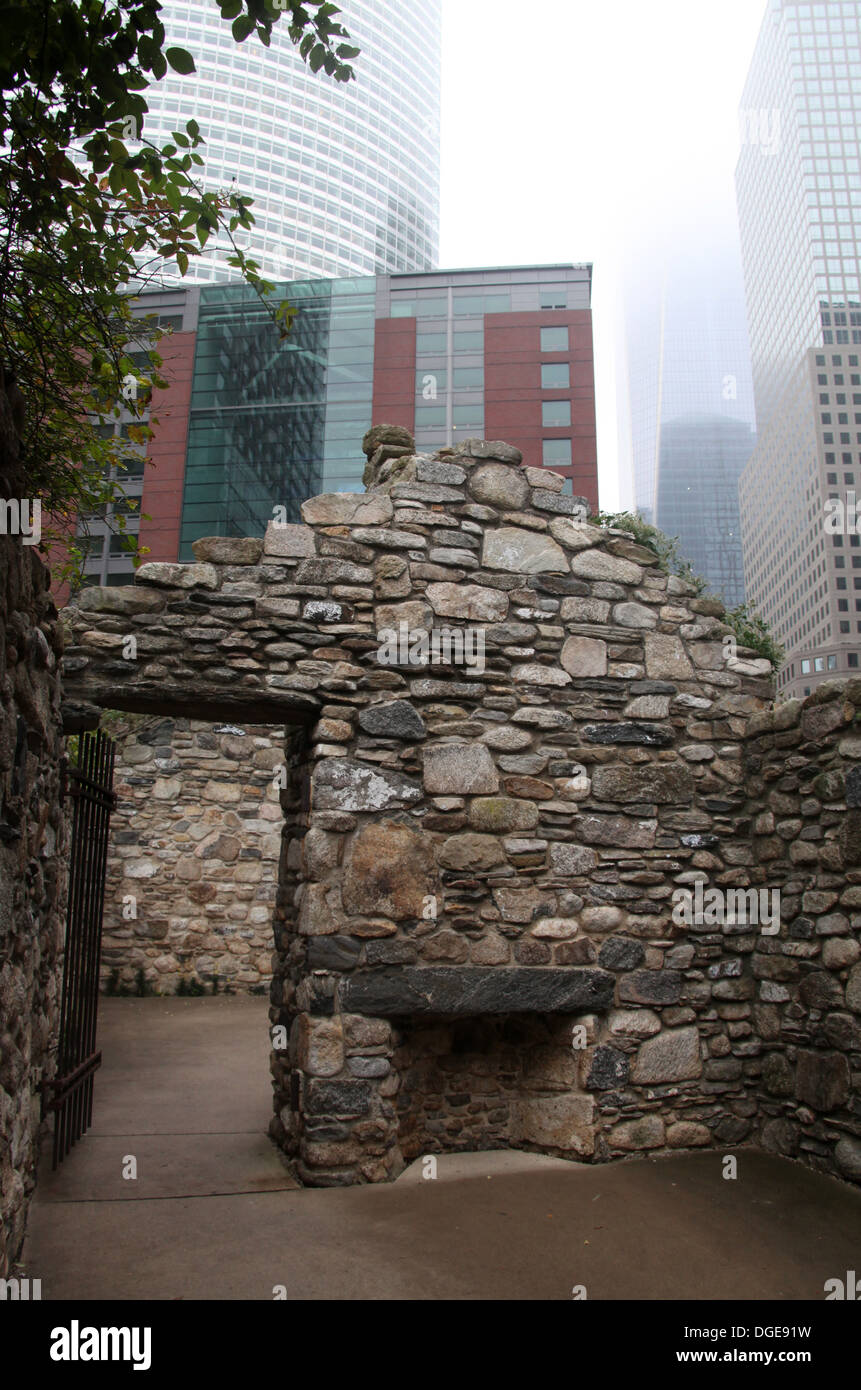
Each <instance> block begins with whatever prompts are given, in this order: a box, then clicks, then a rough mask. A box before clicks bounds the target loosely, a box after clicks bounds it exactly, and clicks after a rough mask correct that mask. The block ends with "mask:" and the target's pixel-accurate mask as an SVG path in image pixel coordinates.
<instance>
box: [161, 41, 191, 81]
mask: <svg viewBox="0 0 861 1390" xmlns="http://www.w3.org/2000/svg"><path fill="white" fill-rule="evenodd" d="M164 56H165V58H166V59H167V61H168V62H169V63H170V65H171V67H172V68H173V70H174V72H179V73H182V75H183V76H184V77H185V76H187V74H188V73H190V72H196V68H195V66H194V59H193V58H192V56H191V54H190V53H188V52H187V51H186V49H184V48H166V49H165V51H164Z"/></svg>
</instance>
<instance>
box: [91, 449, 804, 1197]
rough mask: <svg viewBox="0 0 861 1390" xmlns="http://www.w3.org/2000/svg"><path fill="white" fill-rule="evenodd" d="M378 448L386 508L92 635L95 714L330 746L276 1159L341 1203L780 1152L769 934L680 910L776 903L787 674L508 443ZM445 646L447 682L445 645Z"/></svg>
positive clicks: (328, 509) (293, 811) (116, 601)
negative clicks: (521, 1178) (767, 800)
mask: <svg viewBox="0 0 861 1390" xmlns="http://www.w3.org/2000/svg"><path fill="white" fill-rule="evenodd" d="M367 445H368V454H369V466H368V471H367V474H366V479H365V481H366V484H367V485H368V491H367V492H366V493H365V494H364V495H355V494H333V495H329V496H324V497H318V498H314V499H311V500H310V501H308V502H306V503H305V504H304V506H303V517H304V522H305V524H304V525H295V526H294V525H287V526H276V525H274V524H273V525H272V526H270V527H269V529H268V531H267V535H266V537H265V540H263V541H261V540H257V541H254V540H250V539H244V540H236V541H234V540H223V539H211V540H202V541H199V542H197V543H196V545H195V555H196V563H195V564H193V565H145V566H143V567H141V569H140V570H139V571H138V573H137V579H136V584H135V586H134V588H133V589H132V590H129V591H123V590H117V589H104V590H99V589H91V590H87V591H86V592H85V593H84V594H83V595H82V596H81V598H80V603H79V607H78V608H76V609H71V610H69V612H68V629H69V641H70V646H69V654H68V658H67V667H68V671H69V684H70V687H71V688H72V690H73V692H74V694H75V696H76V698H79V699H82V700H85V701H86V700H89V701H92V702H93V703H95V704H97V705H99V704H100V705H103V706H104V705H109V706H114V707H116V706H120V707H121V708H125V709H129V710H139V711H147V712H154V713H159V714H162V715H171V716H177V717H190V718H205V717H211V718H225V717H230V718H235V719H243V718H248V719H255V718H256V719H264V718H265V719H269V720H271V721H272V722H277V721H280V722H282V723H284V724H285V725H297V726H302V727H301V728H299V729H297V731H296V732H295V733H294V734H293V735H292V737H291V742H290V746H289V751H288V755H287V759H286V765H285V778H284V781H285V786H284V789H283V791H282V797H281V800H282V807H283V809H284V813H285V825H284V841H283V846H282V852H281V862H280V870H279V889H278V896H277V901H276V908H275V919H274V928H275V932H274V934H275V949H276V964H275V968H274V976H273V982H272V992H271V999H272V1015H271V1017H272V1023H273V1028H274V1032H273V1041H274V1049H273V1055H272V1069H273V1076H274V1082H275V1110H276V1115H275V1119H274V1122H273V1134H274V1135H275V1137H276V1138H277V1139H278V1141H279V1142H280V1143H281V1144H282V1145H283V1147H284V1148H285V1150H286V1151H287V1153H288V1154H290V1155H291V1157H292V1158H293V1159H294V1161H295V1165H296V1171H297V1172H298V1174H299V1176H300V1177H301V1178H302V1179H303V1180H304V1181H306V1182H309V1183H314V1184H319V1185H326V1184H339V1183H350V1182H361V1181H379V1180H382V1179H385V1178H387V1177H391V1176H392V1175H394V1174H395V1173H397V1172H398V1171H399V1169H400V1168H401V1166H402V1165H403V1163H404V1162H405V1161H406V1160H407V1159H408V1158H409V1157H411V1156H413V1155H415V1154H417V1153H419V1152H422V1153H423V1152H431V1151H434V1150H442V1149H448V1148H456V1147H475V1146H476V1145H481V1146H493V1145H495V1144H515V1145H520V1146H522V1147H527V1148H536V1149H540V1150H542V1151H544V1152H550V1153H559V1154H564V1155H567V1156H570V1157H582V1158H588V1159H593V1160H602V1159H606V1158H612V1157H616V1156H622V1155H625V1154H630V1153H633V1152H650V1153H658V1152H663V1151H668V1150H672V1149H676V1148H685V1147H692V1146H700V1145H716V1146H726V1145H730V1144H737V1143H739V1142H746V1141H753V1140H754V1139H756V1137H757V1135H758V1132H759V1130H758V1107H759V1105H760V1100H761V1097H762V1086H761V1071H762V1068H761V1057H760V1053H761V1050H762V1045H763V1044H762V1040H761V1039H760V1037H759V1036H758V1035H757V1033H756V1031H755V1030H756V1027H757V1015H756V1013H755V1011H754V1006H753V1000H754V995H755V992H756V988H757V986H756V983H755V982H756V978H757V977H756V975H755V973H754V972H755V969H759V968H761V967H760V962H761V961H762V960H764V959H765V958H766V957H771V956H776V955H777V950H776V949H775V943H774V939H773V938H768V937H765V936H763V934H762V932H761V931H759V930H755V931H754V932H753V933H751V932H750V930H739V929H738V928H737V927H736V926H735V925H734V924H733V923H732V922H729V921H726V922H720V923H718V924H710V923H702V922H700V923H699V924H686V923H685V922H683V921H679V920H678V919H677V918H676V915H675V913H674V903H675V902H676V899H677V897H678V894H679V893H680V892H684V891H687V892H690V893H693V892H694V891H695V889H696V885H697V884H698V883H699V884H703V885H707V886H708V887H710V888H714V889H719V890H720V891H721V892H726V891H728V890H730V889H738V888H742V887H747V886H749V885H750V884H758V883H759V882H761V881H762V880H761V874H760V868H761V866H760V865H759V864H758V862H757V860H756V858H755V855H754V852H753V849H752V842H751V826H752V819H753V816H754V813H756V814H758V810H756V807H755V805H754V803H755V802H756V798H757V796H759V795H760V792H759V791H758V790H757V789H756V787H753V788H751V787H749V786H748V785H747V784H746V780H745V777H746V774H745V763H744V752H745V748H746V746H747V745H746V735H747V732H748V725H749V721H750V718H751V716H753V715H756V714H757V713H758V712H760V711H764V710H766V709H767V707H768V706H769V705H770V702H771V698H772V685H771V680H770V674H771V668H770V666H769V663H768V662H765V661H763V660H760V659H757V658H756V657H755V656H754V654H753V653H750V652H745V651H743V650H742V651H738V650H736V649H734V648H733V645H732V643H727V642H726V640H725V639H726V638H727V636H728V635H729V629H728V628H727V627H726V626H725V625H724V624H723V623H722V622H721V618H722V616H723V609H722V607H721V605H720V604H719V603H717V602H716V601H714V600H709V599H702V598H699V597H697V596H696V593H695V590H694V589H693V587H692V586H691V585H689V584H687V583H686V582H685V581H683V580H681V579H679V578H676V577H673V576H667V575H666V574H663V573H661V571H660V569H659V566H658V565H657V562H656V557H655V556H654V554H652V552H650V551H649V550H647V549H644V548H642V547H641V546H639V545H637V544H636V543H635V541H634V540H633V539H632V538H631V537H630V536H626V535H625V534H623V533H621V532H617V531H612V530H608V529H603V528H597V527H594V526H590V525H588V524H585V523H584V520H583V517H582V515H581V512H580V507H581V499H576V498H570V497H566V496H565V495H564V493H563V492H562V487H563V480H562V479H561V478H560V477H557V476H555V475H553V474H552V473H549V472H548V471H546V470H544V469H537V468H529V467H524V466H523V464H522V459H521V457H520V455H519V453H518V451H516V450H514V449H511V448H510V447H509V446H507V445H505V444H502V443H498V442H484V441H477V440H470V441H466V442H465V443H463V444H461V445H459V446H458V448H457V449H454V450H442V451H440V452H439V453H438V454H437V455H435V456H434V457H433V458H430V457H426V456H416V455H415V453H414V446H413V445H412V441H411V440H410V438H409V436H408V435H406V433H405V432H403V431H397V430H392V429H390V428H386V427H382V429H381V430H374V431H371V432H370V435H369V437H368V439H367ZM402 625H403V628H404V631H405V632H406V634H407V636H408V638H409V640H408V641H407V643H406V645H405V646H404V647H403V648H402V649H400V650H394V651H393V649H392V647H391V644H390V643H389V642H388V639H386V640H385V641H384V640H383V638H382V637H381V634H383V633H386V632H394V633H395V634H397V633H399V632H400V631H401V628H402ZM443 630H445V631H446V632H448V634H449V650H448V652H445V651H443V652H442V653H440V652H437V657H438V658H439V659H435V658H434V657H433V655H432V654H430V655H429V654H428V652H427V650H423V646H422V641H421V640H420V639H421V635H422V634H423V633H424V634H426V635H427V634H433V633H436V634H438V635H439V634H441V632H442V631H443ZM410 634H412V635H411V636H410ZM130 636H134V638H135V643H134V644H132V645H133V649H134V655H133V658H132V659H126V658H125V656H124V655H123V653H124V652H125V651H126V650H127V649H128V638H129V637H130ZM478 636H480V637H481V640H482V641H483V642H484V660H483V662H477V661H474V660H473V661H469V660H467V654H468V653H470V652H472V653H473V655H475V653H476V652H477V647H474V646H471V643H472V641H473V640H475V639H477V637H478ZM414 639H416V640H414ZM455 639H456V640H455ZM458 642H460V644H461V646H460V648H458V646H457V643H458ZM432 652H433V648H432V647H431V653H432ZM778 838H779V837H778ZM781 843H782V842H781ZM763 942H765V945H763V944H762V943H763Z"/></svg>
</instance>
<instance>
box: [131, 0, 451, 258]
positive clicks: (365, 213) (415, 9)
mask: <svg viewBox="0 0 861 1390" xmlns="http://www.w3.org/2000/svg"><path fill="white" fill-rule="evenodd" d="M440 9H441V0H350V3H349V4H348V5H347V6H346V9H345V12H344V13H343V15H342V16H341V22H342V23H343V24H344V26H345V28H347V29H348V30H349V32H350V37H351V39H352V40H354V41H355V44H356V46H357V47H359V48H361V54H360V56H359V57H358V58H357V59H355V60H354V63H353V66H354V68H355V71H356V78H355V80H354V81H352V82H349V83H341V82H339V83H336V82H334V81H333V79H331V78H329V77H327V76H326V75H325V73H324V72H323V71H320V72H318V73H312V72H311V70H310V68H309V67H308V66H307V65H306V63H304V62H303V61H302V59H301V58H300V57H299V54H298V52H297V50H296V49H295V48H294V46H293V44H292V43H291V42H290V40H289V38H288V36H287V32H286V27H287V16H286V14H285V17H284V18H283V19H282V20H281V21H280V22H279V23H278V24H277V25H276V26H275V28H274V31H273V34H272V43H271V46H270V47H269V48H264V47H263V46H262V45H261V44H260V43H259V42H258V40H257V39H256V37H254V36H253V35H252V36H251V37H250V38H248V39H246V40H245V42H244V43H241V44H239V43H236V41H235V40H234V39H233V37H232V35H231V32H230V24H229V23H227V22H225V21H224V20H223V19H222V18H221V16H220V14H219V12H218V9H217V8H216V6H215V5H214V4H213V3H212V0H170V3H169V4H167V5H166V6H165V7H164V10H163V12H162V19H163V22H164V25H165V28H166V30H167V38H168V43H174V44H179V45H180V46H182V47H184V48H187V49H188V50H189V51H190V52H191V53H192V55H193V56H194V58H195V62H196V67H197V71H196V72H195V73H194V74H192V75H191V76H188V77H182V76H180V75H179V74H177V73H173V72H169V73H168V75H167V76H166V77H165V78H164V79H163V80H162V81H161V82H158V83H155V84H153V86H152V87H151V88H150V89H149V90H148V92H147V94H146V95H147V101H148V103H149V107H150V114H149V115H148V116H147V118H146V121H145V126H144V134H145V136H146V138H147V139H148V140H155V141H166V140H168V139H169V138H170V132H171V131H172V130H175V129H177V128H179V129H182V128H183V127H184V124H185V122H186V121H187V120H188V119H190V118H191V117H194V119H195V120H197V122H198V124H199V126H200V129H201V134H202V135H203V137H204V139H205V140H206V150H205V160H206V165H205V169H204V170H202V171H201V172H202V174H203V177H204V181H205V184H206V186H207V187H208V188H214V189H229V188H230V187H231V186H234V187H235V188H237V189H239V190H240V191H241V192H242V193H244V194H247V195H248V196H249V197H251V198H253V199H254V207H253V209H252V211H253V213H254V216H255V218H256V226H255V227H254V228H253V229H252V231H251V232H250V233H247V232H244V233H242V234H241V244H242V245H243V247H244V248H245V249H247V250H248V251H249V252H250V253H251V254H252V255H253V257H254V259H256V260H258V261H259V262H261V264H262V267H263V271H264V274H265V275H266V276H267V277H268V278H269V279H271V280H302V279H310V278H315V277H325V276H330V277H336V276H350V275H373V274H377V273H381V272H386V271H407V270H428V269H430V268H432V267H433V266H434V265H436V263H437V259H438V246H439V113H440V36H441V19H440ZM234 181H235V183H234ZM229 254H230V248H229V245H228V244H227V243H226V241H220V242H219V244H218V247H217V248H215V249H213V250H209V249H208V250H207V251H206V252H205V253H204V255H203V256H201V257H199V258H196V259H195V260H193V261H192V263H191V266H190V267H189V272H188V276H187V277H186V282H188V281H191V282H194V281H198V282H201V281H212V280H226V279H235V278H236V271H235V270H234V269H233V268H231V267H230V266H229V265H228V263H227V258H228V256H229Z"/></svg>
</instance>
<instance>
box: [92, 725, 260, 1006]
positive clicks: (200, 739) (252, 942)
mask: <svg viewBox="0 0 861 1390" xmlns="http://www.w3.org/2000/svg"><path fill="white" fill-rule="evenodd" d="M111 734H112V736H113V737H114V738H115V739H116V741H117V760H116V766H115V773H114V790H115V791H116V794H117V806H116V810H115V811H114V813H113V815H112V818H111V845H110V853H109V856H108V871H107V880H106V887H105V915H104V929H103V937H102V956H101V978H102V988H103V989H105V988H108V989H110V990H115V991H119V992H122V991H123V990H125V991H126V992H129V991H131V992H136V991H137V990H138V989H139V986H140V972H141V971H142V972H143V979H144V981H145V987H146V988H147V989H148V990H152V991H153V992H155V993H159V994H174V993H176V991H177V989H178V988H181V987H182V988H184V987H187V986H188V985H189V984H190V983H195V984H197V985H198V986H200V987H201V988H204V989H205V990H206V992H207V993H209V992H210V990H211V989H212V988H213V987H215V988H218V989H232V990H235V991H240V992H243V991H244V992H251V993H256V994H260V993H267V992H268V989H269V983H270V980H271V977H272V914H273V909H274V905H275V896H276V891H277V886H278V860H279V857H280V852H281V836H282V827H283V820H284V817H283V812H282V810H281V807H280V805H279V796H278V787H277V785H276V781H275V772H274V769H276V768H278V767H279V766H281V765H283V763H284V737H285V736H284V730H283V728H281V729H279V728H278V727H272V726H269V725H254V724H248V725H242V726H240V725H236V724H223V723H222V724H211V723H205V722H203V721H200V720H193V719H184V718H180V719H162V718H160V717H158V716H151V717H148V718H147V717H141V716H138V717H137V718H135V717H132V718H130V719H126V720H125V721H124V722H120V723H119V724H118V725H117V726H116V727H115V728H112V729H111ZM132 914H134V915H132Z"/></svg>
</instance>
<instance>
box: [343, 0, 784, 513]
mask: <svg viewBox="0 0 861 1390" xmlns="http://www.w3.org/2000/svg"><path fill="white" fill-rule="evenodd" d="M343 9H344V12H345V16H346V17H347V20H348V18H349V0H344V4H343ZM765 9H766V0H724V2H723V3H722V4H721V5H720V7H717V6H709V5H706V4H704V3H702V0H654V3H653V4H651V5H649V6H644V5H643V4H642V0H616V3H615V4H613V5H604V6H597V5H594V4H591V3H590V4H585V3H581V2H580V0H574V3H572V0H545V3H544V4H543V5H542V6H541V7H540V9H538V10H536V11H535V12H534V13H535V15H537V16H539V17H540V20H541V27H540V28H539V27H537V26H536V25H535V24H534V23H533V22H532V20H531V19H530V23H529V24H528V25H524V24H523V21H522V15H523V10H522V7H521V6H520V5H517V4H515V3H513V0H443V59H442V77H443V100H442V228H441V256H440V265H441V266H442V267H456V266H478V265H522V264H544V263H548V262H554V261H575V262H577V261H592V262H593V265H594V272H593V275H594V281H593V301H592V307H593V320H594V338H595V373H596V406H597V417H598V473H599V483H600V489H601V503H602V506H603V507H605V508H606V509H608V510H612V509H614V508H615V507H616V506H617V505H618V503H619V480H618V466H619V447H618V445H619V441H618V435H617V410H616V395H615V368H616V362H615V357H616V349H617V314H618V303H617V288H618V283H619V271H620V267H621V265H622V263H623V262H624V261H627V260H629V259H630V257H631V256H632V255H635V254H636V253H637V250H638V247H639V246H642V247H643V273H644V274H648V273H649V265H650V261H649V256H648V251H647V248H648V246H649V245H650V244H652V243H654V242H655V241H656V240H666V241H667V242H669V243H670V244H671V245H673V244H680V245H682V244H684V242H685V238H686V237H690V236H692V235H696V234H697V228H698V227H699V226H701V227H702V228H703V229H708V228H710V227H711V226H712V224H713V223H714V222H726V221H727V220H729V221H734V220H735V193H734V185H733V175H734V170H735V164H736V160H737V157H738V151H739V121H738V109H739V104H740V101H741V93H742V88H743V85H744V81H745V78H746V75H747V70H748V67H749V65H750V60H751V57H752V55H753V49H754V45H755V42H756V37H757V34H758V32H759V28H760V24H761V22H762V17H763V14H764V13H765ZM348 27H349V24H348ZM359 62H360V60H359Z"/></svg>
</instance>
